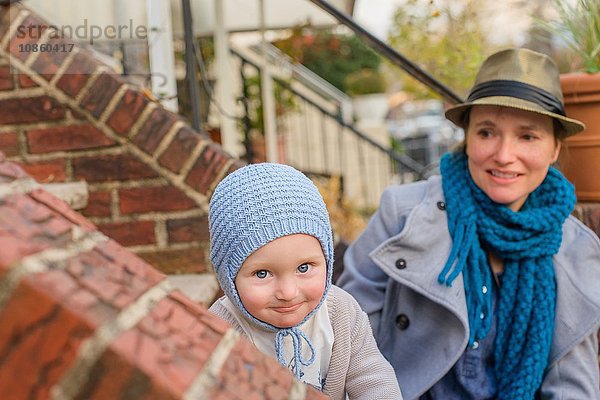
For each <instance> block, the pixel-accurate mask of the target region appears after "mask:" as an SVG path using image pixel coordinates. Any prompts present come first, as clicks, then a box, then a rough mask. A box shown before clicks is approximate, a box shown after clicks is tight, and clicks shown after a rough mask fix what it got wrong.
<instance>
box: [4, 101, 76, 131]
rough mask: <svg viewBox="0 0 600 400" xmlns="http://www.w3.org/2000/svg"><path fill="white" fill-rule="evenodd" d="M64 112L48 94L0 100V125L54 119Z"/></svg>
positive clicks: (61, 106)
mask: <svg viewBox="0 0 600 400" xmlns="http://www.w3.org/2000/svg"><path fill="white" fill-rule="evenodd" d="M65 113H66V112H65V107H64V106H63V105H62V104H60V103H59V102H58V101H56V100H55V99H54V98H52V97H49V96H37V97H24V98H10V99H4V100H0V125H13V124H27V123H32V122H44V121H56V120H59V119H63V118H64V117H65Z"/></svg>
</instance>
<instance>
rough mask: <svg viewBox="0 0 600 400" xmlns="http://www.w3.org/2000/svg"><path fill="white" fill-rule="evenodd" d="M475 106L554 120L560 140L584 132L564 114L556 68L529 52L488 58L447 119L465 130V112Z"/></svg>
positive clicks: (514, 51)
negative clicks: (473, 82)
mask: <svg viewBox="0 0 600 400" xmlns="http://www.w3.org/2000/svg"><path fill="white" fill-rule="evenodd" d="M475 105H494V106H503V107H511V108H517V109H520V110H525V111H531V112H535V113H539V114H543V115H548V116H549V117H552V118H554V119H556V120H557V121H558V122H559V123H560V124H561V126H562V128H563V129H562V132H556V133H557V134H558V135H559V136H561V137H566V136H571V135H574V134H576V133H578V132H581V131H582V130H584V129H585V125H584V124H583V123H582V122H580V121H577V120H576V119H572V118H568V117H567V116H566V115H565V109H564V103H563V96H562V92H561V90H560V80H559V72H558V67H557V66H556V64H555V63H554V61H552V59H551V58H550V57H548V56H547V55H545V54H541V53H538V52H535V51H532V50H528V49H522V48H518V49H507V50H502V51H499V52H497V53H495V54H492V55H491V56H490V57H488V58H487V59H486V60H485V61H484V62H483V64H481V68H480V69H479V73H478V74H477V78H476V79H475V84H474V85H473V88H472V89H471V92H470V94H469V97H468V98H467V100H466V101H465V102H464V103H462V104H458V105H456V106H453V107H450V108H449V109H447V110H446V118H448V119H449V120H450V121H452V122H454V124H455V125H457V126H460V127H462V128H465V127H464V126H463V124H464V121H465V120H464V116H465V112H467V111H468V110H469V108H471V107H472V106H475Z"/></svg>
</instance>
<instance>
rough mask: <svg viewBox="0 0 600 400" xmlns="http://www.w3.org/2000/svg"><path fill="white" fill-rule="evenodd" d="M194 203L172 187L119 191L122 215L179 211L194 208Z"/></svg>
mask: <svg viewBox="0 0 600 400" xmlns="http://www.w3.org/2000/svg"><path fill="white" fill-rule="evenodd" d="M195 206H196V203H195V202H194V201H193V200H192V199H190V198H189V197H188V196H186V194H185V193H183V192H182V191H181V190H179V189H178V188H176V187H174V186H158V187H157V186H155V187H139V188H131V189H121V190H119V208H120V210H121V213H122V214H137V213H145V212H153V211H181V210H189V209H191V208H194V207H195Z"/></svg>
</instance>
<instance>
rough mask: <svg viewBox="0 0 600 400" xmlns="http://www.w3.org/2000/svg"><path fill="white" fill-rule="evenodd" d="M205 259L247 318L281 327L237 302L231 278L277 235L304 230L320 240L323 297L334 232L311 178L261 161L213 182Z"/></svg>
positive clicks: (271, 327)
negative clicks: (262, 318)
mask: <svg viewBox="0 0 600 400" xmlns="http://www.w3.org/2000/svg"><path fill="white" fill-rule="evenodd" d="M208 228H209V231H210V260H211V262H212V265H213V268H214V270H215V273H216V275H217V279H218V281H219V285H221V288H222V289H223V292H225V294H226V295H227V297H228V298H229V300H230V301H231V302H232V303H233V304H234V305H235V306H236V307H238V309H239V310H241V311H242V313H243V314H244V315H246V317H248V318H249V319H250V320H251V321H252V322H254V323H256V324H258V325H259V326H262V327H263V328H266V329H268V330H271V331H280V330H281V329H280V328H277V327H275V326H273V325H271V324H268V323H266V322H264V321H261V320H259V319H257V318H255V317H254V316H252V315H251V314H250V313H249V312H248V311H247V310H246V308H245V307H244V305H243V304H242V302H241V300H240V297H239V294H238V292H237V289H236V287H235V278H236V276H237V273H238V271H239V270H240V267H241V265H242V263H243V262H244V260H246V258H247V257H248V256H250V254H252V253H253V252H254V251H256V250H258V249H259V248H260V247H262V246H264V245H265V244H267V243H269V242H271V241H273V240H275V239H277V238H280V237H282V236H287V235H292V234H297V233H303V234H307V235H311V236H314V237H315V238H317V239H318V240H319V242H320V243H321V247H322V249H323V254H324V256H325V261H326V264H327V282H326V286H325V292H324V293H323V297H322V298H321V301H320V302H319V304H318V305H317V307H315V309H314V310H313V311H312V312H310V313H309V314H308V315H307V316H306V317H305V318H304V320H303V321H302V322H300V323H299V324H298V325H296V326H299V325H301V324H303V323H304V322H305V321H306V320H308V319H309V318H310V317H311V316H312V315H314V313H315V312H316V311H317V310H318V309H319V307H320V306H321V304H322V303H323V301H324V299H325V297H326V296H327V292H328V291H329V287H330V286H331V277H332V273H333V237H332V231H331V224H330V222H329V215H328V213H327V209H326V207H325V202H324V201H323V198H322V197H321V194H320V193H319V190H318V189H317V188H316V186H315V185H314V183H313V182H312V181H311V180H310V179H309V178H308V177H306V176H305V175H304V174H303V173H301V172H300V171H298V170H296V169H294V168H293V167H290V166H287V165H283V164H274V163H261V164H251V165H248V166H245V167H243V168H240V169H238V170H236V171H234V172H232V173H231V174H229V175H228V176H226V177H225V178H224V179H223V180H222V181H221V182H220V183H219V185H217V187H216V189H215V191H214V193H213V195H212V198H211V200H210V204H209V215H208Z"/></svg>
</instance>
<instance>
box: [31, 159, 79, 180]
mask: <svg viewBox="0 0 600 400" xmlns="http://www.w3.org/2000/svg"><path fill="white" fill-rule="evenodd" d="M19 164H20V165H21V167H22V168H23V169H24V170H25V172H27V173H28V174H29V175H31V177H32V178H33V179H35V180H36V181H38V182H41V183H49V182H64V181H65V180H66V178H67V172H66V166H65V161H64V160H53V161H38V162H30V163H27V164H24V163H19Z"/></svg>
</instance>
